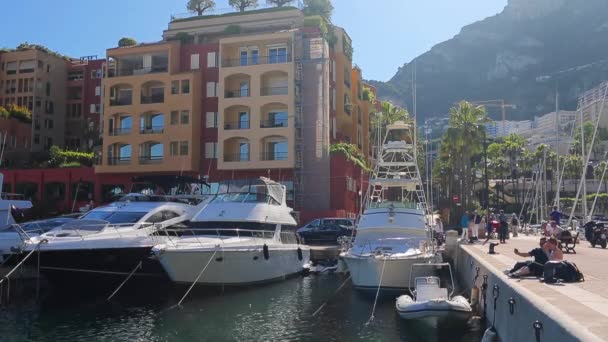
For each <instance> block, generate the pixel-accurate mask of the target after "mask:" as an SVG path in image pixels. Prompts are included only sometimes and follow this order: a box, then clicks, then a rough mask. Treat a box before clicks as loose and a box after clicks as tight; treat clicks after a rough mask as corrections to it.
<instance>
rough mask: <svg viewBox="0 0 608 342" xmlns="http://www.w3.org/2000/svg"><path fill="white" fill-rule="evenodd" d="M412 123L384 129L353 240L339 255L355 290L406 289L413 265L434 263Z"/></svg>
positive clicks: (434, 256) (396, 124) (434, 258)
mask: <svg viewBox="0 0 608 342" xmlns="http://www.w3.org/2000/svg"><path fill="white" fill-rule="evenodd" d="M413 129H415V128H413V127H412V125H411V124H406V123H403V122H396V123H394V124H392V125H388V126H387V132H386V136H385V138H384V142H383V144H382V146H381V148H380V151H379V153H378V158H377V161H376V165H375V168H374V173H373V175H372V178H371V179H370V183H369V188H368V193H367V198H366V203H365V209H364V211H363V213H362V215H361V216H360V217H359V220H358V223H357V226H356V238H355V240H354V242H353V243H352V245H351V246H350V248H349V249H348V250H347V251H346V252H343V253H341V258H342V260H344V262H345V263H346V265H347V267H348V270H349V272H350V274H351V277H352V282H353V285H354V287H355V288H357V289H362V290H367V289H368V290H376V289H378V288H379V287H380V288H381V289H383V290H391V289H394V290H399V289H405V288H409V287H410V285H409V279H410V270H411V266H412V264H415V263H425V262H430V261H436V260H437V258H438V257H437V254H436V253H435V251H434V248H433V245H432V243H431V240H430V235H429V234H430V230H429V225H428V222H427V220H428V217H429V215H428V212H427V209H426V201H425V195H424V191H423V190H422V189H423V187H422V182H421V179H420V172H419V169H418V165H417V163H416V152H415V145H414V139H413Z"/></svg>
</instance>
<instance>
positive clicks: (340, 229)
mask: <svg viewBox="0 0 608 342" xmlns="http://www.w3.org/2000/svg"><path fill="white" fill-rule="evenodd" d="M354 228H355V220H353V219H346V218H337V217H330V218H321V219H316V220H313V221H311V222H309V223H307V224H306V225H304V226H303V227H302V228H300V229H298V237H299V238H300V242H301V243H303V244H307V245H328V244H329V245H336V244H338V238H340V237H342V236H348V237H350V236H352V235H353V230H354Z"/></svg>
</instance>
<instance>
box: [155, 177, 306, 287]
mask: <svg viewBox="0 0 608 342" xmlns="http://www.w3.org/2000/svg"><path fill="white" fill-rule="evenodd" d="M291 211H292V209H291V208H289V207H288V206H287V204H286V191H285V186H284V185H281V184H279V183H277V182H274V181H272V180H270V179H267V178H264V177H261V178H260V179H257V180H254V181H251V182H246V183H244V182H231V181H228V182H226V183H222V184H220V189H219V193H218V195H217V196H216V197H215V198H214V199H213V200H212V201H211V202H210V203H209V204H208V205H207V206H206V207H205V208H204V209H203V210H201V211H200V212H199V213H198V214H196V215H195V216H194V217H193V218H192V220H191V221H190V223H189V228H188V229H187V231H186V232H185V233H184V234H183V235H182V236H181V237H180V238H177V239H171V240H170V241H168V242H167V243H165V244H162V245H158V246H155V247H154V248H153V250H152V251H153V252H154V254H155V255H156V256H157V258H158V259H159V260H160V263H161V264H162V266H163V268H164V269H165V271H166V272H167V274H168V275H169V277H170V278H171V280H172V281H174V282H176V283H184V284H193V283H197V284H204V285H247V284H254V283H261V282H267V281H271V280H279V279H283V278H285V277H287V276H289V275H292V274H296V273H299V272H301V271H302V270H303V269H304V267H305V265H306V264H307V263H308V261H309V255H310V249H309V248H308V247H307V246H303V245H299V244H298V240H297V237H296V234H295V230H296V221H295V219H294V218H293V217H292V215H291ZM170 235H171V234H170Z"/></svg>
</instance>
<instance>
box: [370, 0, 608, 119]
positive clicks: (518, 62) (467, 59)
mask: <svg viewBox="0 0 608 342" xmlns="http://www.w3.org/2000/svg"><path fill="white" fill-rule="evenodd" d="M414 65H416V73H417V103H418V107H417V108H418V113H419V114H420V115H421V117H424V116H428V117H432V116H443V115H446V113H447V112H448V110H449V108H450V107H451V105H452V104H453V103H454V102H457V101H459V100H462V99H467V100H495V99H504V100H505V101H507V102H508V103H510V104H514V105H516V106H517V108H516V109H509V110H508V113H509V114H508V117H507V119H509V120H521V119H526V118H532V117H533V116H534V115H539V114H544V113H547V112H551V111H553V108H554V107H555V104H554V103H555V102H554V94H555V87H556V85H557V87H558V89H559V92H560V96H561V108H562V109H575V108H576V104H577V96H578V95H579V94H580V93H581V92H582V91H584V90H587V89H589V88H592V87H594V86H596V85H598V84H599V83H600V82H601V81H603V80H608V0H509V2H508V5H507V6H506V7H505V9H504V10H503V11H502V12H501V13H500V14H497V15H495V16H493V17H489V18H486V19H484V20H482V21H479V22H476V23H474V24H472V25H469V26H466V27H464V28H463V29H462V30H461V32H460V33H459V34H458V35H456V36H455V37H454V38H452V39H450V40H448V41H445V42H443V43H440V44H438V45H436V46H434V47H433V48H432V49H431V50H430V51H428V52H426V53H425V54H423V55H421V56H419V57H417V58H415V59H414V60H413V61H412V62H410V63H406V64H405V65H403V66H402V67H401V68H399V70H398V71H397V73H396V74H395V76H393V78H391V79H390V80H389V81H388V82H375V81H370V82H371V83H372V84H374V85H376V87H377V88H378V91H379V94H380V97H381V98H383V99H388V100H391V101H393V102H394V103H396V104H399V105H402V106H405V107H406V108H409V107H411V106H410V103H411V101H409V99H411V79H412V69H413V66H414ZM547 75H551V76H553V77H552V78H551V79H549V80H547V78H546V77H544V78H543V77H542V76H547ZM539 77H540V79H539ZM542 79H544V81H542ZM404 100H405V101H404ZM490 112H491V114H492V116H493V117H495V118H498V116H499V112H500V110H499V109H494V110H490Z"/></svg>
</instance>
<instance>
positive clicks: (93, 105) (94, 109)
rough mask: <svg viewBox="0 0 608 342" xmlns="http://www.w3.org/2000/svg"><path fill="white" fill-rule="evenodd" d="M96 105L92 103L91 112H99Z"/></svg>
mask: <svg viewBox="0 0 608 342" xmlns="http://www.w3.org/2000/svg"><path fill="white" fill-rule="evenodd" d="M96 108H97V107H96V105H95V104H94V103H91V107H90V108H89V113H91V114H93V113H97V110H96Z"/></svg>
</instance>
